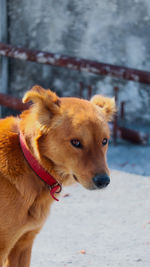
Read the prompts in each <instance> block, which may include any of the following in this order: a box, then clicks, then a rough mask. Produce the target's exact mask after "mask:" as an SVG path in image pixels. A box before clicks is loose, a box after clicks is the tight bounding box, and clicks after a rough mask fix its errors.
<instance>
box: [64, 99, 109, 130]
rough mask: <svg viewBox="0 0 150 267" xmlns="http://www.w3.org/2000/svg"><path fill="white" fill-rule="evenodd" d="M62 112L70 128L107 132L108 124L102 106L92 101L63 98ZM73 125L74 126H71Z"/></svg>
mask: <svg viewBox="0 0 150 267" xmlns="http://www.w3.org/2000/svg"><path fill="white" fill-rule="evenodd" d="M62 114H63V116H65V117H66V118H64V119H65V120H66V122H67V125H68V124H69V128H70V130H71V128H72V129H73V130H78V132H80V131H81V132H83V131H84V130H85V131H86V132H87V131H89V132H91V131H94V132H101V133H103V132H107V133H109V128H108V124H107V122H106V119H105V117H104V115H103V113H102V111H101V108H99V107H97V106H96V105H93V104H92V103H91V102H90V101H87V100H83V99H78V98H63V100H62ZM71 126H72V127H71Z"/></svg>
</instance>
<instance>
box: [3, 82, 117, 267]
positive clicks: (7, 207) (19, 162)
mask: <svg viewBox="0 0 150 267" xmlns="http://www.w3.org/2000/svg"><path fill="white" fill-rule="evenodd" d="M23 101H24V102H28V101H32V103H33V104H32V105H31V107H30V108H29V109H28V110H26V111H24V112H23V113H22V114H21V116H20V117H18V118H15V117H7V118H5V119H2V120H0V266H10V267H29V266H30V256H31V249H32V244H33V241H34V238H35V236H36V234H37V233H38V232H39V231H40V229H41V228H42V226H43V224H44V222H45V220H46V218H47V216H48V213H49V210H50V206H51V204H52V203H53V199H52V197H51V196H50V193H49V189H48V187H47V185H46V184H45V183H44V182H43V181H42V180H40V179H39V177H38V176H37V175H36V174H35V173H34V172H33V170H32V169H31V168H30V167H29V165H28V163H27V162H26V160H25V158H24V156H23V152H22V150H21V148H20V144H19V132H20V131H21V132H22V133H23V134H24V137H25V139H26V142H27V144H28V147H29V149H30V151H31V152H32V154H33V155H34V156H35V158H36V159H37V160H38V161H39V163H40V164H41V165H42V166H43V167H44V168H45V170H47V171H48V172H49V173H50V174H51V175H52V176H53V177H54V178H55V179H56V180H57V181H58V182H59V183H60V184H62V185H65V184H67V183H68V182H74V180H75V179H77V181H78V182H79V183H80V184H82V185H83V186H84V187H86V188H87V189H95V186H94V184H93V180H92V178H93V177H94V175H95V174H97V173H106V174H109V170H108V167H107V163H106V151H107V145H106V146H103V145H102V140H103V139H104V138H108V139H109V128H108V124H107V122H108V121H109V120H111V118H112V116H113V114H114V112H115V103H114V99H111V98H106V97H102V96H99V95H97V96H94V97H93V98H92V99H91V101H87V100H83V99H77V98H59V97H58V96H57V95H56V94H55V93H53V92H52V91H50V90H44V89H43V88H41V87H40V86H34V87H33V88H32V90H30V91H28V92H27V93H26V94H25V97H24V99H23ZM73 139H77V140H80V142H81V143H82V147H81V148H76V147H73V146H72V144H71V142H70V141H71V140H73ZM74 178H75V179H74Z"/></svg>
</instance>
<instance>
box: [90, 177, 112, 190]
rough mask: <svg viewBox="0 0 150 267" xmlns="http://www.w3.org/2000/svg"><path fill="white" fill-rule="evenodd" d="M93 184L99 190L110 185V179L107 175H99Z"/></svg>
mask: <svg viewBox="0 0 150 267" xmlns="http://www.w3.org/2000/svg"><path fill="white" fill-rule="evenodd" d="M93 182H94V184H95V185H96V186H97V187H98V188H103V187H106V186H107V185H108V184H109V183H110V178H109V176H108V175H107V174H97V175H96V176H95V177H94V178H93Z"/></svg>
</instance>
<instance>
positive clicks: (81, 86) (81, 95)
mask: <svg viewBox="0 0 150 267" xmlns="http://www.w3.org/2000/svg"><path fill="white" fill-rule="evenodd" d="M79 84H80V92H79V96H80V98H82V97H83V88H84V85H83V82H80V83H79Z"/></svg>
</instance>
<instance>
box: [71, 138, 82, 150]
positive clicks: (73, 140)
mask: <svg viewBox="0 0 150 267" xmlns="http://www.w3.org/2000/svg"><path fill="white" fill-rule="evenodd" d="M70 142H71V144H72V145H73V146H74V147H76V148H82V144H81V143H80V141H79V140H78V139H72V140H71V141H70Z"/></svg>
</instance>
